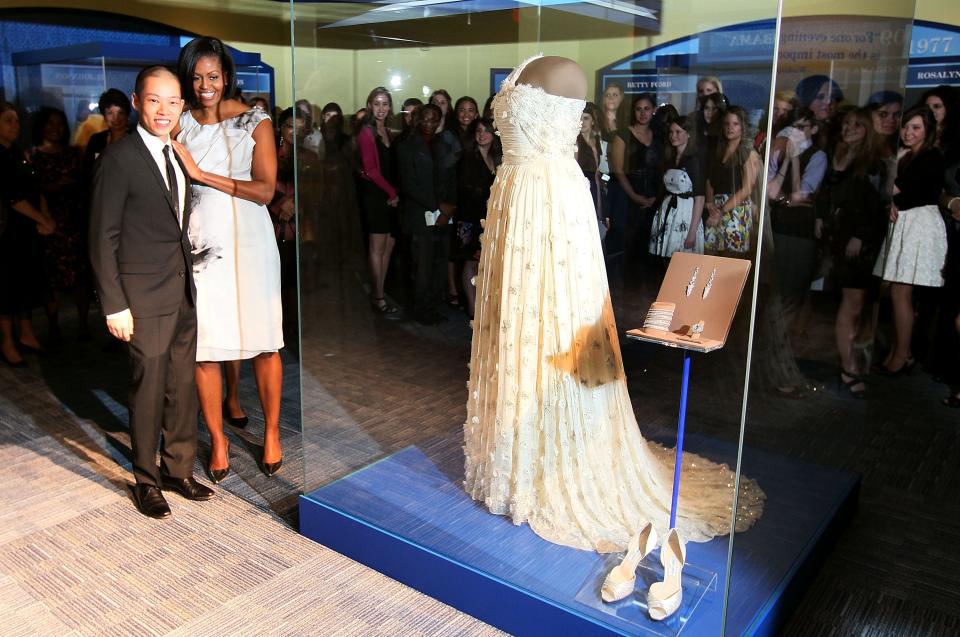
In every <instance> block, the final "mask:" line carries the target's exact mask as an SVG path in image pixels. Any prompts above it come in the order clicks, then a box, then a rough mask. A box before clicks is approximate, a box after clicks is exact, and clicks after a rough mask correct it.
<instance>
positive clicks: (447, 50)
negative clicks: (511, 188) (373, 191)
mask: <svg viewBox="0 0 960 637" xmlns="http://www.w3.org/2000/svg"><path fill="white" fill-rule="evenodd" d="M14 1H15V3H16V4H15V7H17V8H35V7H58V8H72V9H85V10H97V11H105V12H111V13H119V14H126V15H131V16H135V17H138V18H142V19H146V20H153V21H156V22H161V23H165V24H168V25H171V26H175V27H178V28H181V29H184V30H186V31H190V32H194V33H203V34H209V35H216V36H218V37H220V38H222V39H224V41H226V42H228V43H229V44H230V45H231V46H234V47H236V48H239V49H242V50H245V51H256V52H259V53H260V54H261V56H262V57H263V60H264V61H265V62H266V63H267V64H270V65H271V66H273V67H274V69H275V72H276V95H277V101H278V103H279V104H280V105H282V106H286V105H289V104H290V102H291V101H292V98H291V96H292V94H293V84H294V77H293V71H292V70H291V64H290V60H291V55H290V48H289V43H290V26H289V22H288V19H289V14H288V8H287V7H286V6H285V5H283V4H281V3H275V2H269V1H267V0H227V1H226V2H222V3H218V4H217V5H211V4H209V3H206V2H204V3H202V4H198V2H197V0H125V1H124V2H122V3H121V2H118V1H117V0H19V1H18V2H17V1H16V0H14ZM10 4H13V3H10ZM841 5H842V6H841ZM775 11H776V3H775V2H773V0H738V1H737V2H716V1H715V0H679V1H674V0H667V1H665V2H664V8H663V16H662V31H661V33H660V34H659V35H656V36H651V37H623V38H609V39H605V40H585V41H560V42H550V41H546V42H544V43H543V45H542V46H539V47H538V46H537V45H536V44H533V43H529V42H525V43H523V44H517V43H511V44H497V45H483V46H461V47H434V48H431V49H429V50H426V51H423V50H420V49H416V48H404V49H369V50H360V51H350V50H342V49H323V48H307V47H298V48H297V64H296V90H297V93H298V95H302V96H304V97H306V98H307V99H310V100H311V101H318V102H324V101H338V102H340V103H341V104H342V105H343V107H344V109H346V110H350V109H354V108H358V107H359V106H361V105H362V102H363V99H364V98H365V97H366V93H367V92H368V91H369V89H370V88H372V87H374V86H377V85H385V86H388V87H389V86H390V79H391V77H392V76H393V75H396V74H399V75H400V76H401V81H402V85H401V87H400V89H398V90H397V91H396V92H395V94H396V95H397V96H399V97H409V96H420V95H421V92H422V87H423V86H424V85H427V86H429V87H430V88H431V89H433V88H446V89H447V90H448V91H449V92H450V93H451V94H452V95H454V96H455V97H456V96H458V95H463V94H469V95H473V96H474V97H476V98H477V99H478V100H479V101H481V102H482V101H483V100H484V99H485V98H486V95H487V90H488V84H489V80H488V78H489V69H490V68H491V67H511V66H513V65H515V64H516V63H517V61H518V60H520V59H522V58H523V57H526V56H528V55H531V54H533V53H535V52H537V51H538V50H542V51H543V52H544V53H547V54H555V55H564V56H567V57H571V58H573V59H575V60H578V61H579V62H580V63H581V65H582V66H583V67H584V69H585V70H586V72H587V77H588V79H589V81H590V83H591V87H590V94H593V86H592V84H593V80H594V72H595V71H596V70H597V69H598V68H600V67H602V66H606V65H607V64H609V63H610V62H611V61H613V60H616V59H619V58H622V57H626V56H627V55H630V54H631V53H633V52H635V51H639V50H642V49H646V48H648V47H651V46H654V45H656V44H660V43H663V42H668V41H670V40H674V39H677V38H681V37H684V36H687V35H690V34H692V33H697V32H700V31H705V30H709V29H714V28H717V27H721V26H726V25H730V24H736V23H739V22H746V21H751V20H760V19H769V18H772V17H773V16H774V13H775ZM838 13H842V14H845V15H852V16H861V15H862V16H891V17H909V16H912V15H913V14H914V4H913V2H912V0H849V1H846V2H842V3H838V2H836V0H833V1H827V0H785V1H784V16H785V17H789V16H804V15H834V14H838ZM915 14H916V17H917V18H918V19H922V20H929V21H934V22H943V23H947V24H954V25H960V2H943V0H917V3H916V8H915ZM522 26H524V27H525V28H522V29H521V32H522V33H523V35H524V37H525V39H527V40H534V38H533V37H528V36H532V34H533V33H534V32H535V31H534V29H533V27H532V26H531V25H530V24H526V25H522ZM298 27H301V28H303V30H309V29H310V27H311V25H310V24H307V23H305V21H298ZM543 35H544V36H548V34H543ZM321 43H322V42H321Z"/></svg>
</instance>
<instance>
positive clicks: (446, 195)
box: [398, 104, 457, 325]
mask: <svg viewBox="0 0 960 637" xmlns="http://www.w3.org/2000/svg"><path fill="white" fill-rule="evenodd" d="M440 117H441V111H440V108H439V107H437V106H434V105H433V104H425V105H423V106H421V107H420V109H419V110H418V118H419V121H418V126H417V130H414V131H413V132H412V133H411V134H410V136H409V137H407V138H406V139H405V140H403V142H402V143H401V144H400V149H399V151H398V153H399V158H400V192H402V193H403V224H402V226H403V228H402V229H403V232H404V234H407V235H410V237H411V250H412V253H413V269H414V294H413V310H414V314H413V316H414V319H416V320H417V321H418V322H420V323H423V324H424V325H435V324H437V323H440V322H441V321H445V320H446V317H445V316H444V315H443V314H441V313H440V310H439V308H440V303H441V301H442V296H443V290H444V288H445V286H446V282H447V261H448V260H449V256H450V231H451V228H452V226H451V221H452V219H453V214H454V212H455V211H456V200H457V172H456V166H455V161H454V156H453V150H452V149H451V148H450V147H449V145H447V143H446V142H445V141H444V140H443V139H442V138H441V137H440V136H439V135H437V134H436V131H437V126H439V124H440ZM427 213H430V214H431V215H432V216H431V218H430V219H429V221H428V220H427V217H426V215H427ZM437 213H439V214H437Z"/></svg>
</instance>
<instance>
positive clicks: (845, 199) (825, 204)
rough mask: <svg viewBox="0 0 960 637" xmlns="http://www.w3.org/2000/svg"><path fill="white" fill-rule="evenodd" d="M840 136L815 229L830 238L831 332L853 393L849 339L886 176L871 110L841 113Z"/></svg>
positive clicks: (879, 235) (868, 278)
mask: <svg viewBox="0 0 960 637" xmlns="http://www.w3.org/2000/svg"><path fill="white" fill-rule="evenodd" d="M840 135H841V138H840V141H839V142H838V143H837V147H836V150H835V151H834V152H833V156H832V157H831V159H830V164H829V166H828V168H827V173H826V175H825V176H824V178H823V182H822V185H821V187H820V192H819V193H818V194H817V199H816V212H817V219H816V221H815V222H814V234H815V235H816V237H817V238H818V239H829V244H830V250H831V252H832V253H833V263H834V275H835V277H836V280H837V285H838V286H839V287H840V289H841V290H842V297H841V301H840V307H839V309H838V310H837V320H836V326H835V333H836V339H837V350H838V351H839V353H840V384H841V386H842V387H843V388H844V389H846V390H847V391H849V392H850V394H851V395H852V396H853V397H854V398H863V397H864V395H865V393H866V385H865V384H864V382H863V379H862V374H863V373H864V372H865V371H866V370H863V369H858V365H857V360H856V357H855V356H854V355H853V341H854V337H855V336H856V334H857V329H858V327H859V325H860V315H861V313H862V312H863V308H864V305H865V304H866V301H867V294H868V291H869V290H870V289H871V288H873V287H875V285H876V278H875V277H874V276H873V264H874V263H875V262H876V260H877V255H878V254H879V252H880V243H881V242H882V241H883V236H884V234H885V233H886V230H887V215H886V210H885V208H884V205H883V201H882V199H881V196H880V188H881V187H882V185H883V184H884V183H885V181H886V176H885V174H884V172H885V164H884V162H883V160H882V158H881V157H880V147H881V146H882V144H883V140H882V139H881V138H880V136H879V135H877V134H876V133H875V132H874V130H873V124H872V122H871V115H870V111H869V110H867V109H865V108H859V109H857V110H855V111H850V112H849V113H847V114H846V116H844V118H843V124H842V125H841V129H840Z"/></svg>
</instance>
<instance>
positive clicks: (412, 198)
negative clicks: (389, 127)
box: [397, 131, 457, 234]
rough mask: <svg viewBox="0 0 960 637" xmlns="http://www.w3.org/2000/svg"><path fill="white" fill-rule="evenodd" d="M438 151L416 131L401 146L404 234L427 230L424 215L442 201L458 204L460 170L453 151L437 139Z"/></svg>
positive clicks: (434, 142)
mask: <svg viewBox="0 0 960 637" xmlns="http://www.w3.org/2000/svg"><path fill="white" fill-rule="evenodd" d="M433 144H434V151H433V152H431V151H430V149H429V148H427V144H426V142H424V140H423V135H421V134H420V133H419V131H418V132H414V133H413V134H412V135H410V136H409V137H407V138H406V139H405V140H403V142H401V144H400V148H399V150H398V151H397V153H398V155H399V160H400V192H401V197H402V199H403V231H404V232H405V233H407V234H417V233H419V232H424V231H425V230H426V229H427V222H426V221H425V220H424V217H423V213H424V212H426V211H428V210H436V209H437V208H438V207H439V205H440V203H441V202H445V203H456V202H457V170H456V164H455V162H454V161H452V157H453V150H452V149H451V148H450V147H449V145H448V144H447V143H446V142H445V141H444V140H443V139H442V138H441V136H440V135H435V136H434V138H433Z"/></svg>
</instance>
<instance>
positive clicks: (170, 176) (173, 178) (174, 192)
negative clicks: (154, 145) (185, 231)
mask: <svg viewBox="0 0 960 637" xmlns="http://www.w3.org/2000/svg"><path fill="white" fill-rule="evenodd" d="M163 158H164V159H165V160H166V161H167V183H169V184H170V198H171V199H173V211H174V212H175V213H177V223H179V222H180V188H179V187H178V186H177V171H175V170H174V169H173V161H172V160H171V159H170V146H164V147H163Z"/></svg>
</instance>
